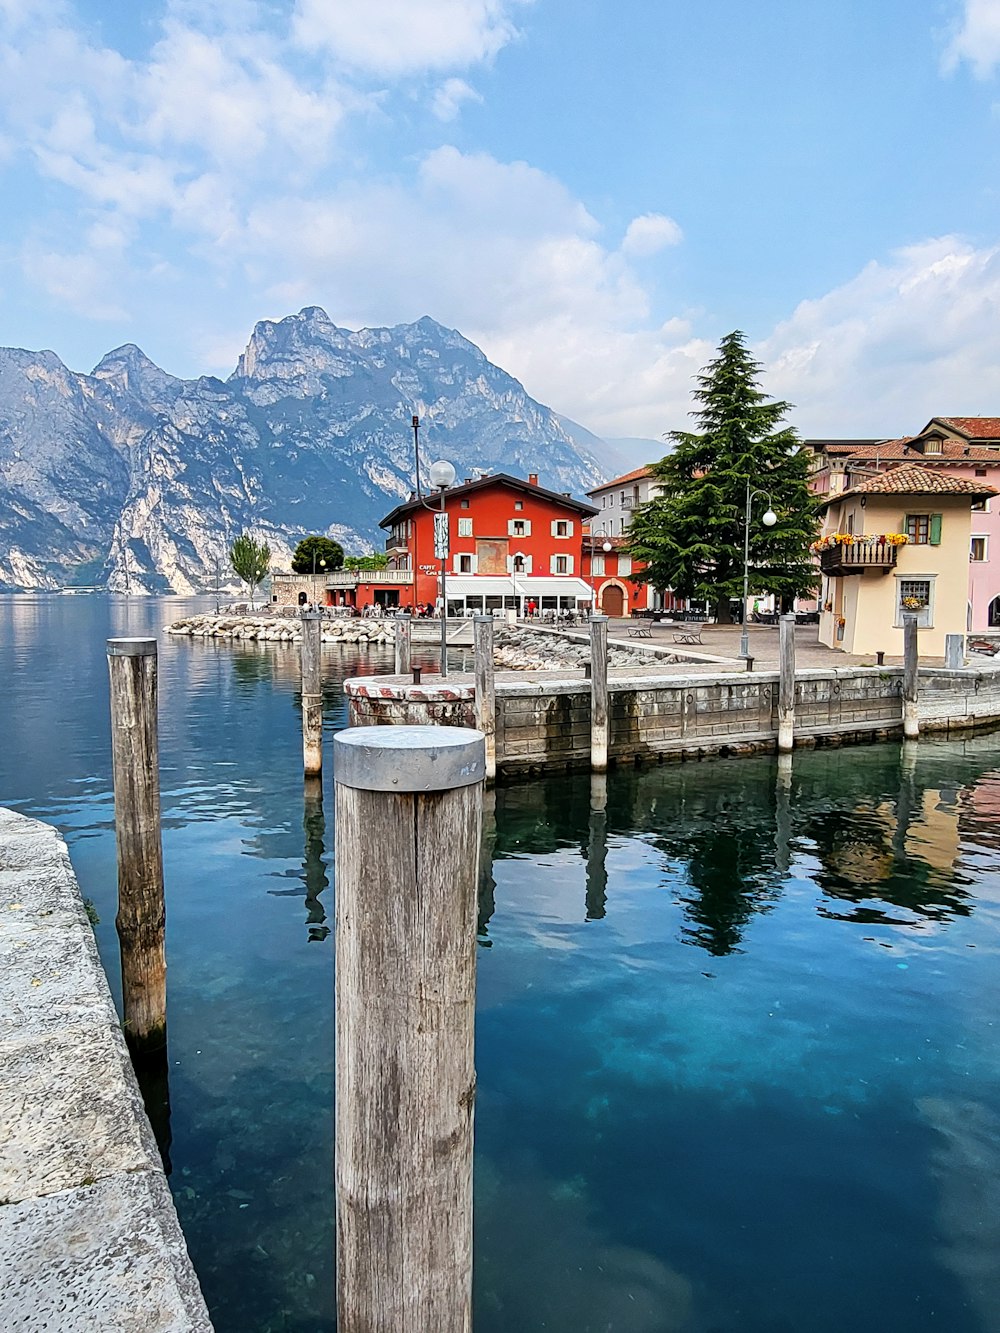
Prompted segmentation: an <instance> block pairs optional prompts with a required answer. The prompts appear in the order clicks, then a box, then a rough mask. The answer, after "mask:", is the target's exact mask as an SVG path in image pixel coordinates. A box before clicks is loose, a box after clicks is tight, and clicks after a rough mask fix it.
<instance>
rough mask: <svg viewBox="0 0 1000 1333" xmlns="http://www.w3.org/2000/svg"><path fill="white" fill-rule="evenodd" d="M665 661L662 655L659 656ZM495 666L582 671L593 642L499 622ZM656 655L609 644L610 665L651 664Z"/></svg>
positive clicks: (494, 654) (507, 669)
mask: <svg viewBox="0 0 1000 1333" xmlns="http://www.w3.org/2000/svg"><path fill="white" fill-rule="evenodd" d="M659 660H660V661H663V657H662V655H661V656H660V658H659ZM493 661H494V665H495V666H497V667H499V668H501V669H502V670H504V671H565V670H567V669H570V670H577V671H578V670H581V669H582V668H583V667H585V666H588V665H589V664H590V643H589V641H588V640H587V639H586V638H584V637H582V636H581V637H573V638H570V637H569V636H568V635H566V634H561V633H559V632H557V631H553V630H533V629H527V628H525V627H523V626H520V625H504V624H499V623H498V624H497V625H496V627H495V628H494V631H493ZM655 661H656V658H655V657H654V656H653V655H652V654H650V653H646V652H643V650H642V649H641V648H635V649H633V648H622V647H620V646H619V645H618V644H615V643H609V644H608V667H609V668H610V669H611V670H615V669H617V668H619V667H634V666H649V665H650V664H651V663H653V662H655Z"/></svg>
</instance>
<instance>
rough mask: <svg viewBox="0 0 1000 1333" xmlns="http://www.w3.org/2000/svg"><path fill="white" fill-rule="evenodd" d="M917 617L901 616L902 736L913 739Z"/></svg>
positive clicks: (915, 729)
mask: <svg viewBox="0 0 1000 1333" xmlns="http://www.w3.org/2000/svg"><path fill="white" fill-rule="evenodd" d="M919 665H920V655H919V650H918V648H917V617H916V616H906V615H904V616H903V737H904V739H905V740H908V741H915V740H916V739H917V737H918V736H919V735H920V722H919V720H918V718H917V668H918V666H919Z"/></svg>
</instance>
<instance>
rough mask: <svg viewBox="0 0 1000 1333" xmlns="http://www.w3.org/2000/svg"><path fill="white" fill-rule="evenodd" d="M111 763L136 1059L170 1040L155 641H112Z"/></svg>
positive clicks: (129, 1034) (125, 1005)
mask: <svg viewBox="0 0 1000 1333" xmlns="http://www.w3.org/2000/svg"><path fill="white" fill-rule="evenodd" d="M107 652H108V675H109V677H110V681H111V766H112V773H113V777H114V791H115V843H116V846H117V849H118V915H117V917H116V918H115V927H116V929H117V931H118V939H119V942H120V944H121V963H122V1010H123V1014H122V1016H123V1018H124V1029H125V1039H126V1041H127V1042H128V1044H129V1047H130V1049H131V1050H132V1052H133V1054H136V1055H141V1054H144V1053H145V1052H147V1051H159V1050H162V1049H163V1047H164V1046H165V1045H166V1043H167V960H166V954H165V951H164V944H163V936H164V928H165V924H166V907H165V904H164V897H163V847H162V842H161V838H160V772H159V742H158V734H157V720H156V640H155V639H108V643H107Z"/></svg>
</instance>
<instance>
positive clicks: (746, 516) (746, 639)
mask: <svg viewBox="0 0 1000 1333" xmlns="http://www.w3.org/2000/svg"><path fill="white" fill-rule="evenodd" d="M758 497H760V498H761V499H764V500H766V501H767V509H766V510H765V511H764V513H763V514H762V515H761V519H760V521H761V522H762V523H763V524H764V527H765V528H773V527H774V525H775V523H777V521H778V515H777V514H776V513H775V512H774V510H773V509H772V508H771V497H770V496H769V495H768V493H767V491H754V490H751V489H750V480H749V478H747V503H746V509H745V510H744V511H743V615H742V616H741V617H740V625H741V627H742V633H741V635H740V657H749V656H750V636H749V634H748V633H747V598H748V597H749V596H750V507H751V505H752V504H753V502H754V500H755V499H757V498H758Z"/></svg>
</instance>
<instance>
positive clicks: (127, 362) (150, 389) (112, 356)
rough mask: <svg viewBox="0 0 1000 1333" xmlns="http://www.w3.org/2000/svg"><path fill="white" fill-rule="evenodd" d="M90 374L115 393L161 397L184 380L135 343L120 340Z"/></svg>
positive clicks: (173, 389) (175, 388) (178, 386)
mask: <svg viewBox="0 0 1000 1333" xmlns="http://www.w3.org/2000/svg"><path fill="white" fill-rule="evenodd" d="M91 375H92V376H93V378H94V379H96V380H102V381H103V382H104V383H105V384H107V385H109V386H110V387H111V388H112V389H115V390H116V391H117V392H118V393H134V394H137V395H139V396H140V397H141V396H150V397H153V398H157V399H158V398H160V397H162V396H163V395H164V394H165V393H170V392H171V391H175V390H177V389H179V388H180V386H181V385H182V384H183V380H179V379H177V378H176V377H175V376H173V375H168V374H167V372H166V371H165V370H161V369H160V367H159V366H158V365H157V364H156V362H155V361H151V360H150V359H149V357H148V356H147V355H146V353H145V352H144V351H143V350H142V348H141V347H137V346H136V345H135V343H123V344H122V345H121V347H116V348H115V349H114V350H113V351H111V352H107V353H106V354H105V355H104V356H102V357H101V359H100V361H98V363H97V365H96V366H95V367H94V369H93V371H92V372H91Z"/></svg>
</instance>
